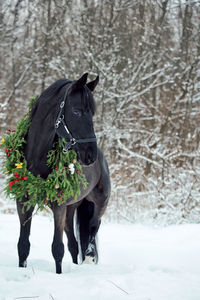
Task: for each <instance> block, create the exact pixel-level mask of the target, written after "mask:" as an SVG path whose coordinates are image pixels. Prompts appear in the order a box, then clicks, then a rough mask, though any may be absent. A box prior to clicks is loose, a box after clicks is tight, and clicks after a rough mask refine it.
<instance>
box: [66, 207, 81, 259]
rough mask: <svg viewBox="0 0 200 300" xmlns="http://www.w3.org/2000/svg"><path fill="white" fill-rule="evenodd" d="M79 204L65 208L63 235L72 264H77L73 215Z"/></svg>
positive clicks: (76, 244)
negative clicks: (66, 241) (65, 237)
mask: <svg viewBox="0 0 200 300" xmlns="http://www.w3.org/2000/svg"><path fill="white" fill-rule="evenodd" d="M79 204H80V203H77V204H72V205H69V206H67V214H66V222H65V233H66V235H67V240H68V249H69V252H70V253H71V256H72V260H73V263H75V264H78V243H77V241H76V238H75V236H74V214H75V210H76V208H77V206H79Z"/></svg>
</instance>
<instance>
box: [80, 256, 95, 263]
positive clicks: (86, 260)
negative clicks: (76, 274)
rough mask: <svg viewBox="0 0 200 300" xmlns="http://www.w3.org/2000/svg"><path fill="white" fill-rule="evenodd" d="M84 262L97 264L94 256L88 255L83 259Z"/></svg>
mask: <svg viewBox="0 0 200 300" xmlns="http://www.w3.org/2000/svg"><path fill="white" fill-rule="evenodd" d="M83 264H86V265H94V264H95V260H94V257H92V256H86V257H85V259H84V261H83Z"/></svg>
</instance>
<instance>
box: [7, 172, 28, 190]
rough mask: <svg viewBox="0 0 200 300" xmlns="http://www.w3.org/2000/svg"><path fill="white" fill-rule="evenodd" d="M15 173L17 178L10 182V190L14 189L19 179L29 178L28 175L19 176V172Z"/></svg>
mask: <svg viewBox="0 0 200 300" xmlns="http://www.w3.org/2000/svg"><path fill="white" fill-rule="evenodd" d="M14 175H15V177H16V178H17V179H15V180H13V181H11V182H9V183H8V184H9V186H10V190H12V185H13V184H14V183H15V182H16V181H19V180H27V177H26V176H23V177H19V174H18V173H17V172H15V173H14Z"/></svg>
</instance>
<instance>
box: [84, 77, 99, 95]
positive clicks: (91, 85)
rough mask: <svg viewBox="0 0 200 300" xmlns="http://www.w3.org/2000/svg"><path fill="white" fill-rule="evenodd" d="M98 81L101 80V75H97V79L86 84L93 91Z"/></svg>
mask: <svg viewBox="0 0 200 300" xmlns="http://www.w3.org/2000/svg"><path fill="white" fill-rule="evenodd" d="M98 82H99V76H97V78H96V79H95V80H93V81H91V82H88V83H87V84H86V85H87V87H88V88H89V89H90V91H91V92H93V91H94V90H95V87H96V86H97V83H98Z"/></svg>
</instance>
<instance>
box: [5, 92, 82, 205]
mask: <svg viewBox="0 0 200 300" xmlns="http://www.w3.org/2000/svg"><path fill="white" fill-rule="evenodd" d="M36 100H37V99H36V98H34V99H31V101H30V104H29V111H28V113H27V114H26V115H25V116H24V117H23V118H22V119H21V120H20V121H19V123H18V124H17V128H16V131H13V130H10V129H8V134H6V135H5V137H3V138H2V139H1V144H0V146H1V148H3V149H4V152H5V155H6V159H5V162H4V171H5V173H6V175H7V176H8V180H7V186H6V188H5V191H6V194H7V196H14V198H15V199H19V201H20V200H21V201H22V199H23V198H24V197H25V198H26V201H25V202H23V203H24V207H26V209H28V208H30V207H31V206H35V205H38V208H39V209H40V210H42V209H43V208H44V207H45V205H48V204H49V203H50V202H54V201H56V202H57V204H58V205H61V204H63V203H65V202H67V200H68V199H69V198H71V197H73V198H74V199H77V197H78V196H79V195H80V188H81V187H83V188H84V189H85V188H86V187H87V181H86V178H85V175H84V174H83V173H82V168H81V165H80V164H79V163H78V162H77V158H76V153H75V151H73V150H72V151H68V152H67V153H66V154H64V153H63V151H62V149H63V148H62V145H61V143H60V141H58V142H56V143H55V144H54V147H53V150H50V151H49V152H48V155H47V165H48V166H49V167H50V168H51V170H52V171H51V173H50V174H49V175H48V177H47V178H46V179H43V178H41V177H40V176H39V175H38V176H34V175H33V174H32V173H31V172H30V171H29V170H28V169H27V163H26V160H25V157H24V152H23V148H24V145H25V143H26V139H25V137H26V135H27V133H28V129H29V126H30V123H31V119H30V111H31V109H32V105H33V104H34V103H35V101H36ZM63 142H64V141H63Z"/></svg>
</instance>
